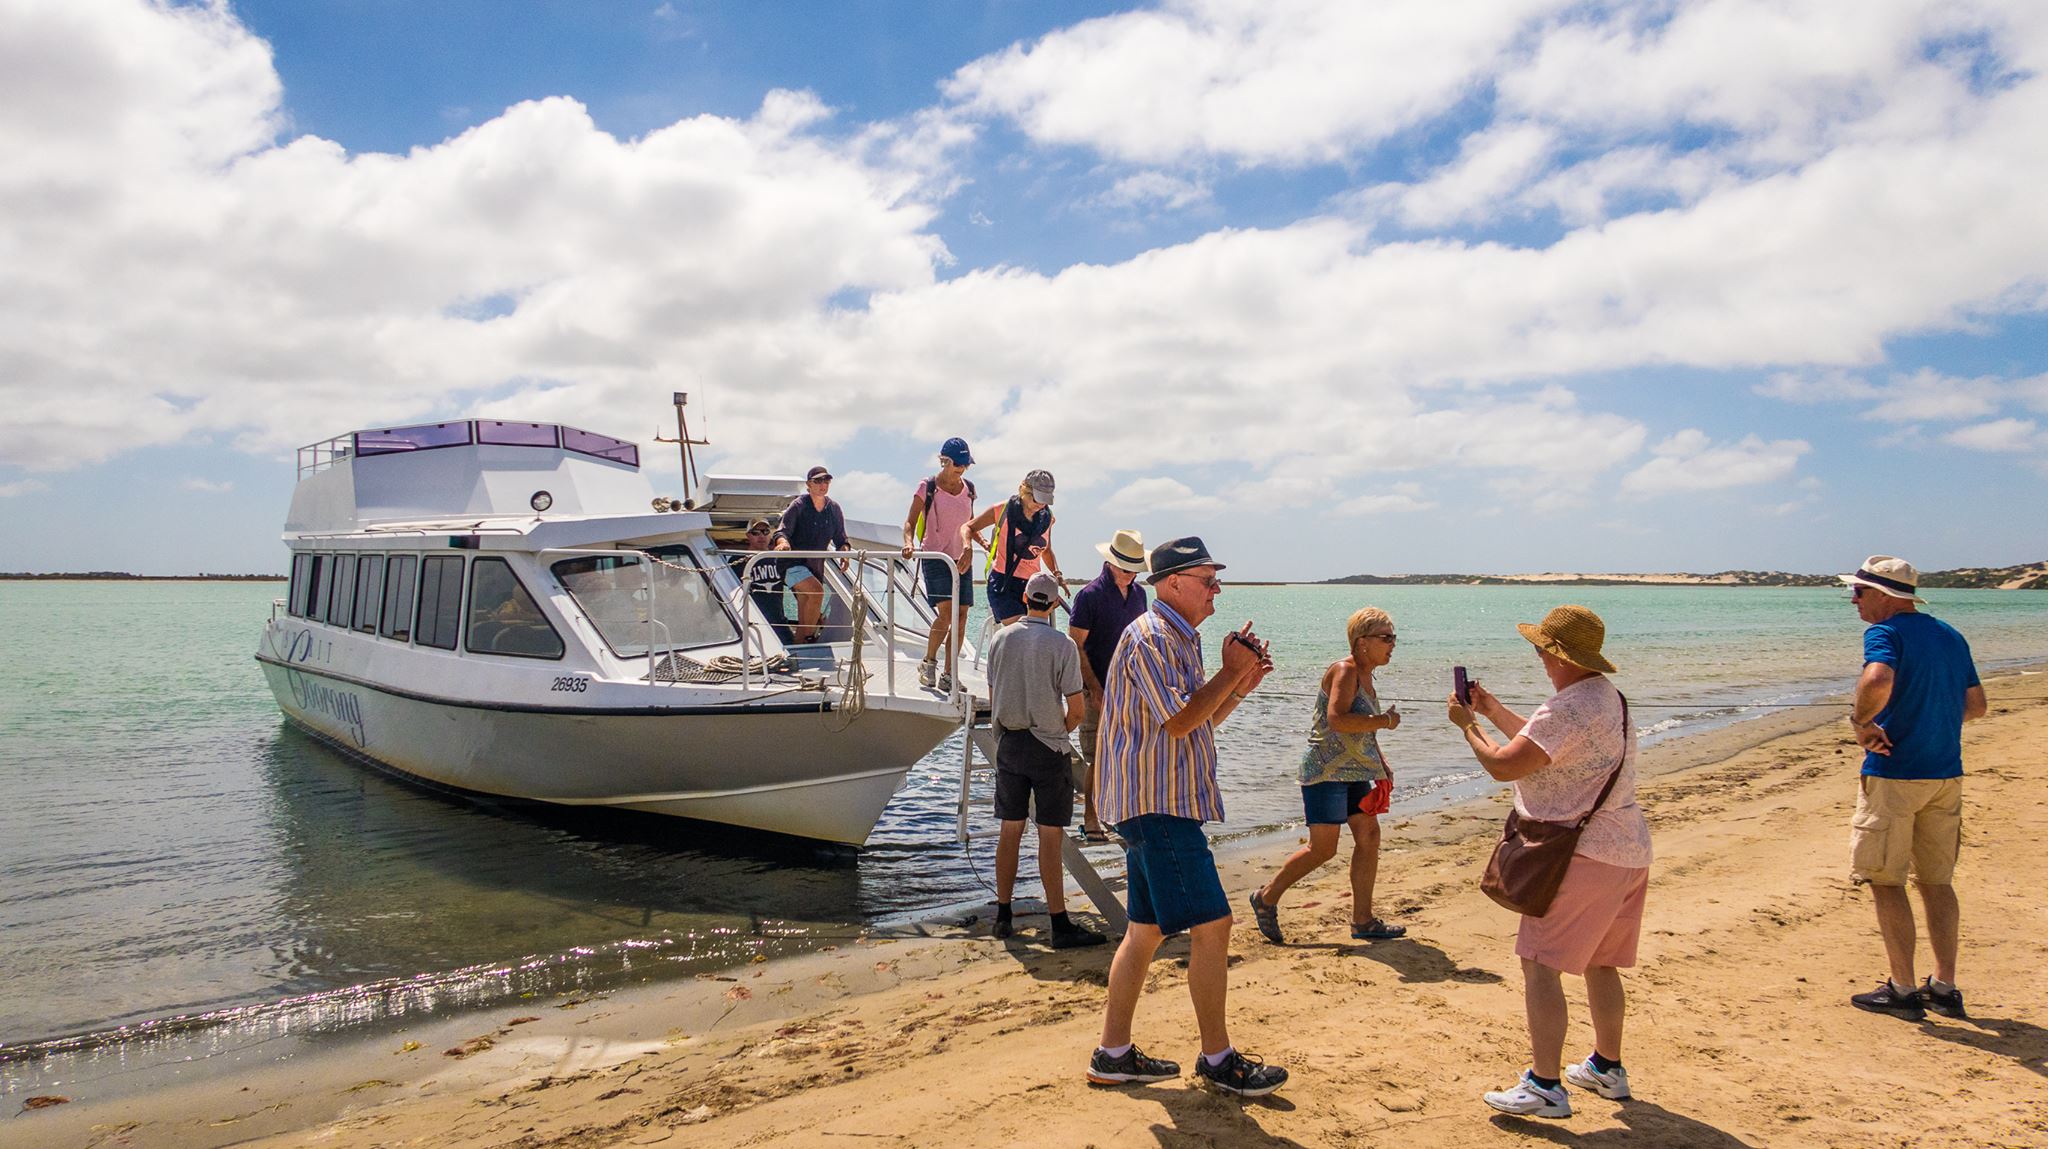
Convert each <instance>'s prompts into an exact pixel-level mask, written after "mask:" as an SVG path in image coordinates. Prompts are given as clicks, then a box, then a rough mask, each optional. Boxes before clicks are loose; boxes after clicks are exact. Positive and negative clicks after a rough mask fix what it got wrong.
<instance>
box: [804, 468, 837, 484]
mask: <svg viewBox="0 0 2048 1149" xmlns="http://www.w3.org/2000/svg"><path fill="white" fill-rule="evenodd" d="M831 477H832V472H830V471H828V470H826V469H825V468H823V467H812V468H811V469H810V470H808V471H805V472H804V482H806V483H809V482H815V481H816V480H818V479H829V478H831Z"/></svg>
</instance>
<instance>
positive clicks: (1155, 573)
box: [1145, 535, 1223, 583]
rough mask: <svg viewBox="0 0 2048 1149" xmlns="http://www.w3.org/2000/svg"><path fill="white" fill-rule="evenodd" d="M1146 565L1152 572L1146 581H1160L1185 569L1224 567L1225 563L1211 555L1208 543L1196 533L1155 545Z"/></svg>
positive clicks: (1219, 568)
mask: <svg viewBox="0 0 2048 1149" xmlns="http://www.w3.org/2000/svg"><path fill="white" fill-rule="evenodd" d="M1146 565H1147V569H1149V570H1150V571H1151V572H1152V573H1151V574H1150V575H1149V576H1147V577H1146V579H1145V581H1146V582H1153V583H1156V582H1158V581H1159V580H1160V579H1163V578H1165V577H1166V576H1167V575H1172V574H1179V573H1180V572H1182V571H1184V570H1191V569H1193V568H1195V567H1215V568H1216V569H1217V570H1222V569H1223V564H1222V563H1219V562H1217V561H1216V560H1215V559H1214V558H1213V557H1211V556H1210V554H1209V548H1208V546H1207V544H1205V543H1203V542H1202V540H1201V539H1199V538H1196V537H1195V536H1194V535H1189V536H1188V537H1186V538H1184V539H1175V540H1173V541H1172V542H1170V543H1160V544H1159V545H1158V546H1156V547H1153V548H1152V558H1151V561H1150V562H1149V563H1147V564H1146Z"/></svg>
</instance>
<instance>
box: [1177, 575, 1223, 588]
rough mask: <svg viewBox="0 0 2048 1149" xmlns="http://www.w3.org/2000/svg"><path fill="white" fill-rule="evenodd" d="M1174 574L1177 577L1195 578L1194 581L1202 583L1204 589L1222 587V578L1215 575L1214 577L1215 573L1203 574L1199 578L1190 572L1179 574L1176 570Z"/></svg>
mask: <svg viewBox="0 0 2048 1149" xmlns="http://www.w3.org/2000/svg"><path fill="white" fill-rule="evenodd" d="M1176 574H1177V577H1179V578H1190V579H1194V580H1195V581H1196V582H1198V583H1200V584H1201V585H1202V587H1203V589H1205V590H1222V589H1223V580H1222V579H1220V578H1217V577H1216V576H1215V575H1203V576H1202V577H1200V578H1196V577H1195V576H1194V575H1191V574H1179V573H1178V572H1176Z"/></svg>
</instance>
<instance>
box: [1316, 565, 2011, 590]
mask: <svg viewBox="0 0 2048 1149" xmlns="http://www.w3.org/2000/svg"><path fill="white" fill-rule="evenodd" d="M1316 585H1319V586H1802V587H1831V586H1840V585H1841V583H1840V581H1839V580H1837V579H1836V577H1835V576H1834V575H1832V574H1824V575H1815V574H1793V573H1790V572H1788V571H1718V572H1716V573H1714V574H1557V573H1545V574H1524V575H1473V574H1412V575H1373V574H1355V575H1345V576H1344V577H1343V578H1333V579H1324V580H1323V581H1322V582H1321V583H1318V584H1316ZM1920 589H1921V590H2048V561H2042V562H2037V563H2026V564H2022V565H2020V566H2010V567H1958V568H1956V569H1955V570H1946V571H1927V572H1924V573H1922V574H1921V576H1920Z"/></svg>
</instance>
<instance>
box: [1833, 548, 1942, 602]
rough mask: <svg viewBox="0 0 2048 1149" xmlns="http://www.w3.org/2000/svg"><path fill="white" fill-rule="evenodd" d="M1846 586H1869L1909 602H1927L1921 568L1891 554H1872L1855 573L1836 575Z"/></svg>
mask: <svg viewBox="0 0 2048 1149" xmlns="http://www.w3.org/2000/svg"><path fill="white" fill-rule="evenodd" d="M1835 577H1836V578H1839V579H1841V580H1842V585H1844V586H1867V587H1869V588H1870V589H1872V590H1876V591H1883V592H1884V593H1885V594H1888V595H1890V596H1892V597H1893V598H1902V599H1905V600H1906V601H1908V602H1926V601H1927V600H1926V599H1924V598H1921V597H1920V593H1919V592H1920V570H1919V568H1917V567H1915V566H1914V565H1913V564H1912V563H1909V562H1907V561H1906V560H1905V559H1899V558H1893V557H1892V556H1890V555H1871V556H1870V557H1869V558H1867V559H1864V560H1863V566H1862V568H1861V569H1860V570H1858V571H1857V572H1856V573H1855V574H1845V575H1836V576H1835Z"/></svg>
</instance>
